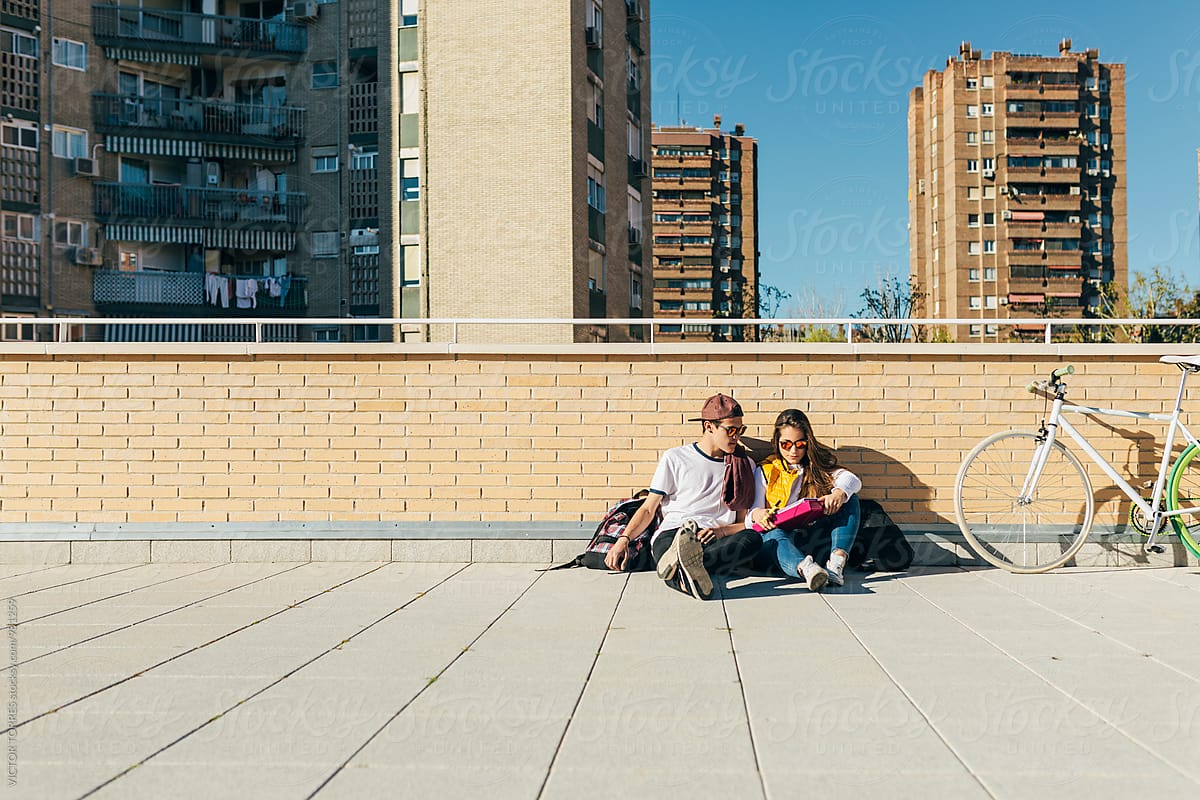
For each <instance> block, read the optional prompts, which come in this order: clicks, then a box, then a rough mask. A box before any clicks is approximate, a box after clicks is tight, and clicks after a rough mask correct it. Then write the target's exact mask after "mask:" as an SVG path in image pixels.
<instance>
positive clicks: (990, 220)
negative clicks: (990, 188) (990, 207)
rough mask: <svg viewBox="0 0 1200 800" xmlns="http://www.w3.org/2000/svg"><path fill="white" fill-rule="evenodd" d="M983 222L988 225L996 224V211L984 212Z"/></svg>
mask: <svg viewBox="0 0 1200 800" xmlns="http://www.w3.org/2000/svg"><path fill="white" fill-rule="evenodd" d="M983 224H984V225H986V226H995V224H996V212H994V211H985V212H983Z"/></svg>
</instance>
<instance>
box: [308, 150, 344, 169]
mask: <svg viewBox="0 0 1200 800" xmlns="http://www.w3.org/2000/svg"><path fill="white" fill-rule="evenodd" d="M312 171H313V172H337V171H338V148H337V145H335V144H329V145H321V146H318V147H314V148H313V149H312Z"/></svg>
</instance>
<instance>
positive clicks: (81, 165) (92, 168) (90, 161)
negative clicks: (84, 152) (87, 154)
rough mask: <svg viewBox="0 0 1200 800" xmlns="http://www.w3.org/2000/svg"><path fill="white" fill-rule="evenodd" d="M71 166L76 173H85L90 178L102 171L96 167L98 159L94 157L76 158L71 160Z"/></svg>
mask: <svg viewBox="0 0 1200 800" xmlns="http://www.w3.org/2000/svg"><path fill="white" fill-rule="evenodd" d="M71 167H72V169H73V170H74V172H75V174H76V175H85V176H87V177H89V178H95V177H96V176H97V175H99V174H100V172H99V171H98V170H97V169H96V159H94V158H76V159H73V160H72V162H71Z"/></svg>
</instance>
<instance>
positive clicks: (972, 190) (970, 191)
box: [967, 186, 979, 200]
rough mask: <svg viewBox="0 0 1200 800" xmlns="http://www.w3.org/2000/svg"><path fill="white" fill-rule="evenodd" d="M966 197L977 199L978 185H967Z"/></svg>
mask: <svg viewBox="0 0 1200 800" xmlns="http://www.w3.org/2000/svg"><path fill="white" fill-rule="evenodd" d="M967 199H968V200H978V199H979V187H978V186H968V187H967Z"/></svg>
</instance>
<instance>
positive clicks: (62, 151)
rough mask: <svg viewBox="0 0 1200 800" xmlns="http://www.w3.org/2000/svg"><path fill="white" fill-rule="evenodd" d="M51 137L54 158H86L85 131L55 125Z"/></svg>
mask: <svg viewBox="0 0 1200 800" xmlns="http://www.w3.org/2000/svg"><path fill="white" fill-rule="evenodd" d="M53 137H54V140H53V145H54V147H53V153H54V157H55V158H87V156H88V143H87V131H83V130H79V129H78V128H64V127H62V126H59V125H55V126H54V129H53Z"/></svg>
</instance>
